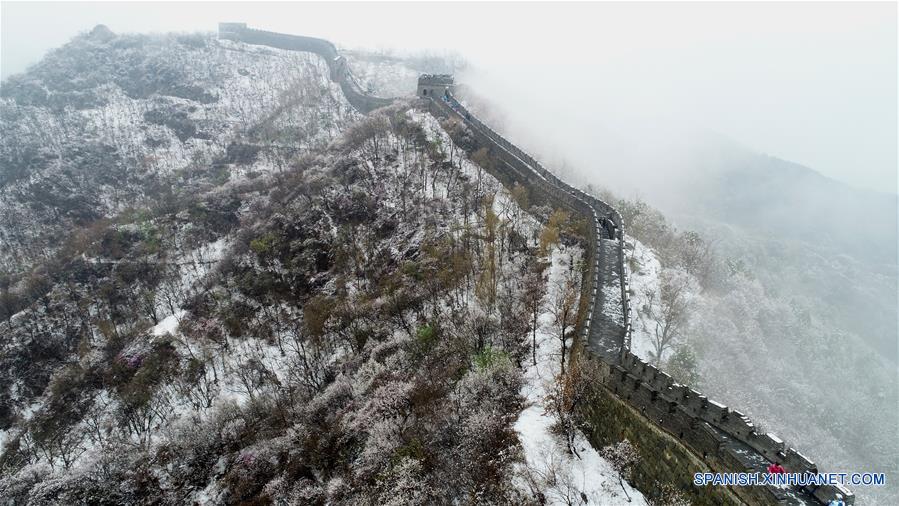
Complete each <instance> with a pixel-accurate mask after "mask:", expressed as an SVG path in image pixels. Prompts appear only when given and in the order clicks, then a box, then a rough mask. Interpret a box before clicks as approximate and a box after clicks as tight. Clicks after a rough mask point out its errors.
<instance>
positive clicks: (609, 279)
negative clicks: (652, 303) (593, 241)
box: [586, 238, 624, 364]
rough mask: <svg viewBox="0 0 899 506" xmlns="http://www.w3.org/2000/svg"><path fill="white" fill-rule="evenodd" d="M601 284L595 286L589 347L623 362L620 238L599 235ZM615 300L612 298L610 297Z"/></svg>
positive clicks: (599, 354) (606, 359) (596, 352)
mask: <svg viewBox="0 0 899 506" xmlns="http://www.w3.org/2000/svg"><path fill="white" fill-rule="evenodd" d="M598 243H599V245H598V248H597V250H598V251H597V257H598V259H599V262H598V264H599V276H598V277H597V279H598V282H599V286H598V287H597V290H596V298H595V300H594V305H593V311H592V318H591V319H590V328H589V329H588V331H587V343H586V345H587V349H588V350H590V351H591V352H592V353H594V354H595V355H598V356H600V357H602V359H603V360H605V361H607V362H609V363H610V364H617V363H619V362H620V355H621V346H622V343H623V340H624V321H623V314H622V311H621V290H620V283H621V273H620V271H619V269H618V262H617V255H618V242H617V241H616V240H613V239H603V238H601V239H599V240H598ZM610 298H611V299H614V300H609V299H610Z"/></svg>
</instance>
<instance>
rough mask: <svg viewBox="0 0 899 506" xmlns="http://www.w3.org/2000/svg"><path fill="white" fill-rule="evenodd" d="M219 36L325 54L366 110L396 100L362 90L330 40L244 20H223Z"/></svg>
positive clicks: (335, 77) (346, 90)
mask: <svg viewBox="0 0 899 506" xmlns="http://www.w3.org/2000/svg"><path fill="white" fill-rule="evenodd" d="M219 38H221V39H227V40H234V41H239V42H243V43H246V44H254V45H260V46H269V47H274V48H278V49H286V50H289V51H304V52H309V53H315V54H317V55H319V56H321V57H322V58H324V60H325V62H326V63H327V64H328V69H329V71H330V74H331V80H332V81H333V82H336V83H338V84H339V85H340V89H341V90H342V91H343V94H344V96H346V99H347V101H348V102H349V103H350V104H351V105H352V106H353V107H355V108H356V109H357V110H358V111H359V112H361V113H363V114H367V113H369V112H371V111H373V110H374V109H377V108H379V107H384V106H386V105H389V104H391V103H392V102H393V100H391V99H386V98H380V97H375V96H372V95H369V94H368V93H365V92H364V91H362V89H361V88H360V87H359V85H358V83H357V82H356V79H355V78H354V77H353V75H352V73H351V72H350V70H349V67H348V66H347V64H346V59H344V58H343V57H342V56H340V54H339V53H338V52H337V47H336V46H334V44H332V43H331V42H329V41H327V40H324V39H318V38H315V37H304V36H302V35H287V34H283V33H276V32H267V31H265V30H255V29H252V28H247V25H246V24H244V23H219Z"/></svg>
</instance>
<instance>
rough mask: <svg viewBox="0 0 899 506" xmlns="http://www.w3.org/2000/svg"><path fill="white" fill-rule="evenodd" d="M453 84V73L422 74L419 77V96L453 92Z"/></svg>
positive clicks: (436, 95) (438, 95) (434, 95)
mask: <svg viewBox="0 0 899 506" xmlns="http://www.w3.org/2000/svg"><path fill="white" fill-rule="evenodd" d="M453 86H454V85H453V76H452V75H451V74H422V75H420V76H419V77H418V96H419V97H428V98H430V97H442V96H443V94H444V93H446V92H447V91H449V93H450V94H452V92H453Z"/></svg>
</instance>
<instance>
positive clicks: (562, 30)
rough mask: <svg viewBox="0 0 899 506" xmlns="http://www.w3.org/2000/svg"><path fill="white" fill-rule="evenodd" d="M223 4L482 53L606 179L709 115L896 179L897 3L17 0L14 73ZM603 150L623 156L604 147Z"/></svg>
mask: <svg viewBox="0 0 899 506" xmlns="http://www.w3.org/2000/svg"><path fill="white" fill-rule="evenodd" d="M222 20H231V21H245V22H247V23H249V24H250V25H253V26H257V27H260V28H265V29H271V30H276V31H284V32H288V33H299V34H308V35H318V36H323V37H327V38H329V39H331V40H333V41H335V42H336V43H338V44H340V45H344V46H365V47H368V48H396V49H400V50H416V51H417V50H432V51H437V50H453V51H457V52H458V53H460V54H461V55H462V56H464V57H465V58H466V59H467V60H468V61H470V62H471V63H472V69H471V70H472V71H471V72H469V73H466V74H465V75H464V76H463V77H464V79H466V80H467V81H468V82H469V83H471V84H473V85H475V86H476V88H477V91H478V92H479V93H482V94H484V95H485V96H489V97H490V100H491V102H494V103H495V104H496V105H497V106H498V107H500V108H501V109H503V110H505V111H506V112H507V113H508V115H509V119H510V120H514V122H515V128H517V129H519V130H521V134H522V135H530V136H534V137H537V138H540V139H543V140H545V149H546V150H547V151H549V150H558V151H559V152H564V153H565V154H566V157H567V158H568V159H570V160H571V161H572V162H574V163H576V164H577V165H579V166H583V168H584V170H589V171H591V172H595V173H596V174H597V175H600V176H602V177H603V179H609V180H611V179H619V180H620V179H621V178H622V177H624V181H628V178H627V177H626V176H627V175H628V174H633V173H634V172H633V170H632V168H628V163H627V162H631V165H633V163H634V162H637V161H639V162H640V163H645V164H647V165H648V166H651V167H657V166H660V165H664V163H665V162H666V159H669V158H670V157H671V156H672V155H671V154H669V153H667V152H666V151H665V150H664V149H653V150H649V149H646V145H645V142H642V143H641V144H643V147H642V148H640V149H637V150H633V149H632V147H633V145H634V143H635V142H637V141H638V139H639V140H644V141H645V140H649V141H651V142H653V143H655V144H659V143H665V144H668V145H669V146H670V147H682V146H683V145H684V144H683V141H691V140H696V139H697V137H695V136H694V135H692V134H693V132H694V130H699V131H704V130H709V131H712V132H717V133H719V134H721V135H725V136H728V137H730V138H733V139H735V140H737V141H739V142H740V143H743V144H745V145H746V146H748V147H750V148H752V149H754V150H756V151H760V152H764V153H768V154H771V155H774V156H777V157H779V158H783V159H786V160H791V161H794V162H797V163H801V164H803V165H806V166H809V167H812V168H814V169H815V170H817V171H819V172H821V173H822V174H824V175H827V176H829V177H832V178H835V179H837V180H840V181H843V182H845V183H848V184H850V185H853V186H856V187H860V188H867V189H876V190H880V191H887V192H891V193H895V192H896V167H897V158H896V156H897V154H896V138H897V129H896V109H897V103H896V87H897V81H896V61H897V60H896V58H897V53H896V5H895V4H894V3H879V4H873V3H872V4H837V3H827V4H819V3H801V4H787V5H776V4H744V3H740V4H730V3H726V4H725V3H722V4H717V3H699V4H696V3H694V4H680V3H666V4H655V3H640V4H615V3H610V4H583V3H578V4H558V3H554V4H542V3H529V4H512V3H502V4H497V3H494V4H443V3H430V4H408V3H392V4H381V3H364V4H357V3H337V4H333V3H332V4H296V3H279V4H275V3H255V4H252V5H250V4H243V3H227V4H226V3H216V2H209V3H202V4H200V3H193V4H184V3H178V4H175V3H128V4H109V3H103V4H100V3H77V2H72V3H68V2H67V3H41V4H30V3H29V4H26V3H15V2H4V3H3V4H2V67H0V71H2V75H3V77H6V76H8V75H10V74H12V73H16V72H21V71H22V70H24V69H25V68H26V67H27V65H28V64H30V63H33V62H35V61H37V60H38V59H39V58H40V56H41V55H42V54H43V53H44V52H45V51H47V50H48V49H50V48H52V47H56V46H59V45H61V44H63V43H64V42H65V41H66V40H68V39H69V38H71V37H72V36H74V35H76V34H77V33H78V32H80V31H84V30H87V29H90V28H91V27H93V26H94V25H96V24H98V23H104V24H106V25H108V26H109V27H110V28H112V29H113V30H114V31H139V32H149V31H155V32H162V31H197V30H201V31H211V30H214V29H215V27H216V23H217V22H218V21H222ZM651 134H655V135H651ZM596 148H602V149H603V150H605V151H604V154H606V155H611V154H616V158H614V159H610V158H608V156H606V157H605V158H603V161H604V163H599V158H598V157H596V156H595V153H594V151H595V149H596ZM633 151H639V152H640V153H639V154H640V155H647V154H648V153H655V154H663V156H662V157H661V158H662V159H661V160H657V159H653V158H647V157H645V156H643V157H642V158H641V159H639V160H633V159H632V156H633V155H634V153H633ZM675 161H676V160H675ZM640 179H642V178H640ZM638 181H639V182H641V183H644V184H645V182H646V181H645V180H638ZM613 186H615V185H613ZM619 187H620V188H629V186H619Z"/></svg>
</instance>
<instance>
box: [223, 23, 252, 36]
mask: <svg viewBox="0 0 899 506" xmlns="http://www.w3.org/2000/svg"><path fill="white" fill-rule="evenodd" d="M246 29H247V24H246V23H219V38H220V39H231V40H238V38H239V35H240V34H241V32H243V31H244V30H246Z"/></svg>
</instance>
